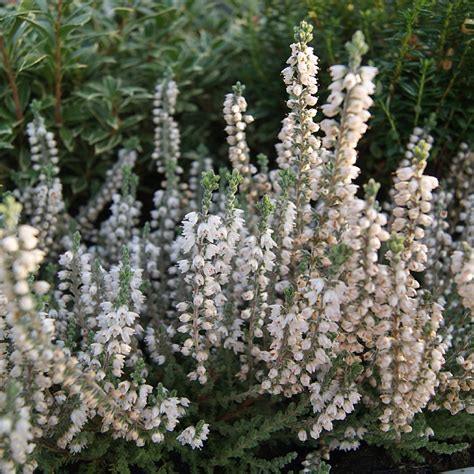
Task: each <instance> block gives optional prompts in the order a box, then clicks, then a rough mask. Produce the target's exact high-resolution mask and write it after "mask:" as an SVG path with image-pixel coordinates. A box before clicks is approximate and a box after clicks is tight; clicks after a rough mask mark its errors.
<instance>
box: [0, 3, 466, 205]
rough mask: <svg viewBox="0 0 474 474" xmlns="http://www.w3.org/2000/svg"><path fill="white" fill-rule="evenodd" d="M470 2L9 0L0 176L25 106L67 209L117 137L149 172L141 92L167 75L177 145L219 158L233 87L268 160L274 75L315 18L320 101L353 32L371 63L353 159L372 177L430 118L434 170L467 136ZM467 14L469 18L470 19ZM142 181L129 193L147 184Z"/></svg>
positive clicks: (103, 166) (278, 111)
mask: <svg viewBox="0 0 474 474" xmlns="http://www.w3.org/2000/svg"><path fill="white" fill-rule="evenodd" d="M469 3H470V1H469V0H386V1H382V0H354V1H352V2H351V1H340V0H226V1H224V0H222V1H218V0H174V1H173V0H158V1H156V0H98V1H93V0H49V1H48V0H22V1H18V2H16V3H15V2H11V1H7V2H5V4H4V6H3V7H2V8H1V9H0V76H1V81H0V100H1V107H0V180H1V181H2V182H6V183H7V186H10V185H11V184H12V182H14V183H15V184H17V185H18V184H21V183H22V182H23V181H24V180H27V179H28V177H29V174H28V173H29V169H30V166H29V165H30V160H29V150H28V146H27V140H26V137H25V130H26V123H27V122H28V121H29V120H31V117H32V114H31V111H30V109H29V104H30V103H31V102H32V101H33V100H34V99H36V100H37V101H38V103H37V107H38V108H39V109H40V110H41V112H42V114H43V115H44V116H45V117H46V120H47V125H48V126H50V127H52V129H53V130H54V131H55V133H56V135H58V136H59V137H60V148H61V152H60V153H61V155H60V166H61V178H62V181H63V183H64V185H65V195H66V198H67V199H68V201H69V204H70V205H71V206H72V207H77V206H78V205H79V204H81V203H83V201H84V200H85V199H86V198H87V197H88V196H89V195H90V194H91V193H93V192H94V190H95V189H96V188H97V186H98V184H99V183H100V181H101V179H102V178H103V176H104V174H105V171H106V170H107V169H108V168H109V167H110V166H111V163H112V162H113V161H114V160H115V156H116V151H117V148H118V147H120V146H128V147H136V148H138V150H139V151H141V152H142V153H141V160H140V163H139V165H138V173H139V174H141V175H142V176H148V175H149V174H148V173H147V172H146V171H147V170H148V168H149V166H150V160H148V157H149V156H150V154H151V148H152V146H153V123H152V120H151V108H152V100H151V97H152V93H153V88H154V84H155V82H156V81H157V79H159V78H161V77H163V76H164V75H167V74H173V75H174V77H175V79H176V80H177V82H178V85H179V87H180V90H181V95H180V98H179V101H178V121H179V123H180V127H181V130H182V134H183V152H184V155H185V156H186V153H193V152H195V150H196V149H197V147H198V145H199V144H201V143H203V144H205V145H206V146H207V148H208V149H209V150H210V154H211V156H213V157H214V158H215V159H216V164H221V163H223V162H224V161H225V159H226V158H225V157H226V145H225V140H224V132H223V128H224V122H223V120H222V119H221V104H222V101H223V97H224V94H225V93H226V92H228V91H229V90H230V89H231V85H232V84H234V83H235V82H236V81H237V80H239V81H241V82H243V83H244V84H246V86H247V88H246V96H247V99H248V102H249V110H250V112H251V113H253V114H254V115H255V117H256V119H257V120H256V122H255V123H254V124H253V125H252V127H251V128H250V130H249V142H250V145H251V147H252V152H253V153H254V157H255V156H257V154H258V153H260V152H263V153H266V154H267V155H269V157H270V160H271V159H272V157H273V156H274V154H275V153H274V148H273V147H274V144H275V141H276V135H277V133H278V130H279V128H280V122H281V120H282V119H283V117H284V115H285V114H286V112H287V109H286V105H285V96H286V94H285V89H284V86H283V83H282V81H281V78H280V71H281V69H282V68H283V67H284V63H285V59H286V58H287V57H288V55H289V49H288V45H289V44H290V43H291V41H292V36H293V26H294V25H295V24H297V23H298V22H299V21H300V20H301V19H303V18H306V19H308V20H309V21H311V22H312V23H313V24H314V26H315V32H316V35H315V41H314V48H315V52H316V54H317V55H318V56H319V57H320V65H321V74H320V82H321V84H322V87H321V94H322V98H321V103H322V102H323V101H324V100H325V96H326V95H327V92H326V91H327V85H328V84H329V76H328V73H327V69H328V67H329V66H330V65H331V64H335V63H338V62H339V61H342V60H343V57H344V44H345V42H346V41H347V40H348V39H349V38H350V37H351V35H352V33H353V32H354V31H355V30H357V29H361V30H362V31H363V32H364V34H365V37H366V38H367V40H368V43H369V45H370V51H369V54H368V56H367V57H368V58H369V61H370V63H371V64H373V65H375V66H377V67H378V68H379V69H380V73H379V76H378V82H377V93H376V97H375V101H376V103H375V104H374V106H373V108H372V110H371V111H372V113H373V118H372V119H371V122H370V130H369V132H368V133H367V134H366V135H365V137H364V140H363V142H362V143H361V146H360V153H361V159H360V166H361V167H362V169H363V172H364V176H365V174H366V173H367V174H370V175H371V176H374V177H375V178H376V179H377V180H379V181H381V182H382V183H386V182H387V181H388V180H389V179H390V172H391V171H392V170H393V168H394V167H395V166H396V163H397V162H398V160H399V159H400V156H401V150H402V149H403V144H404V142H405V141H406V140H407V137H408V135H409V134H410V133H411V130H412V129H413V127H414V126H415V125H425V124H426V123H428V122H429V123H430V124H431V126H432V127H433V130H432V134H433V135H434V137H435V148H434V150H433V159H432V163H431V166H432V167H433V168H434V171H435V173H437V174H442V173H443V168H444V167H445V165H446V164H447V163H449V160H450V157H451V156H453V154H454V153H455V150H456V148H457V146H458V144H459V143H460V142H461V141H463V140H464V141H472V137H473V128H474V127H473V116H474V102H473V100H472V90H473V82H474V51H473V39H474V25H473V23H472V14H473V13H472V11H470V10H469ZM469 15H471V16H469ZM153 181H154V180H153V178H152V177H151V178H150V177H149V176H148V178H146V179H142V180H141V182H142V183H143V185H142V189H141V192H147V191H148V188H149V189H154V188H156V183H154V182H153Z"/></svg>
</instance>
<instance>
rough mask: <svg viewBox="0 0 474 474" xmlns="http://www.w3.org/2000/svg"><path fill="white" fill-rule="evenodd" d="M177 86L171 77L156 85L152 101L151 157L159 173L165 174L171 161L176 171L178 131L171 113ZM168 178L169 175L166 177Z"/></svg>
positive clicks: (178, 146)
mask: <svg viewBox="0 0 474 474" xmlns="http://www.w3.org/2000/svg"><path fill="white" fill-rule="evenodd" d="M178 93H179V91H178V86H177V85H176V82H175V81H173V80H171V79H166V80H164V81H162V82H160V83H158V84H157V85H156V88H155V97H154V101H153V106H154V108H153V122H154V123H155V125H156V127H155V141H154V144H155V149H154V151H153V154H152V155H151V157H152V158H153V160H155V161H156V167H157V170H158V172H159V173H162V174H165V172H166V167H167V163H168V162H173V164H174V166H175V167H176V170H177V172H178V173H181V172H182V169H181V168H179V167H178V160H179V158H180V133H179V127H178V124H177V123H176V121H175V119H174V117H173V115H174V114H175V112H176V99H177V97H178ZM167 178H169V177H167Z"/></svg>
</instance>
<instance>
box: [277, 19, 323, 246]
mask: <svg viewBox="0 0 474 474" xmlns="http://www.w3.org/2000/svg"><path fill="white" fill-rule="evenodd" d="M312 30H313V27H312V26H311V25H310V24H308V23H306V22H305V21H303V22H301V24H300V26H299V27H297V28H295V43H293V44H292V45H291V53H292V54H291V56H290V57H289V59H288V60H287V64H288V67H287V68H285V69H284V70H283V71H282V75H283V80H284V82H285V84H286V91H287V92H288V94H289V100H288V101H287V105H288V107H289V108H290V110H291V112H290V114H289V115H288V117H287V118H286V119H285V120H284V122H283V129H282V131H281V132H280V139H281V140H282V143H281V145H279V147H277V150H278V155H279V164H280V167H282V168H287V167H290V168H291V169H292V170H293V172H294V173H295V176H296V180H295V185H294V190H293V193H292V194H293V195H292V200H293V202H294V204H295V208H296V213H297V214H296V223H295V232H294V239H295V248H296V249H299V248H300V247H301V245H302V243H303V240H304V235H303V234H304V229H305V226H306V225H307V224H308V223H309V222H310V221H311V217H312V213H311V208H310V205H309V203H310V200H311V194H312V192H311V189H312V187H314V186H313V184H312V179H313V176H314V170H315V168H317V167H318V165H319V161H320V160H319V155H318V149H319V147H320V142H319V140H318V139H317V138H316V137H315V135H314V133H315V132H317V131H318V130H319V127H318V125H317V124H316V123H315V122H314V117H315V116H316V108H315V106H316V103H317V97H316V94H317V92H318V83H317V73H318V58H317V56H315V55H314V53H313V48H312V47H310V46H308V43H310V42H311V40H312V39H313V35H312Z"/></svg>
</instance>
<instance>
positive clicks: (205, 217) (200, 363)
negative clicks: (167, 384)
mask: <svg viewBox="0 0 474 474" xmlns="http://www.w3.org/2000/svg"><path fill="white" fill-rule="evenodd" d="M202 185H203V188H204V193H203V199H202V210H201V212H200V213H196V212H190V213H189V214H187V215H186V216H185V218H184V220H183V233H182V236H180V238H179V241H178V243H179V246H180V249H181V252H182V254H183V255H184V256H185V257H186V258H184V259H183V260H180V261H179V262H178V266H179V269H180V271H181V273H184V274H185V276H184V280H185V282H186V283H187V284H188V285H189V286H190V288H191V294H190V295H189V298H190V299H189V300H188V301H184V302H181V303H179V304H178V305H177V309H178V311H179V312H180V313H181V315H180V317H179V320H180V322H181V323H182V324H181V326H179V328H178V331H179V332H181V333H184V334H188V335H189V338H188V339H186V340H185V341H184V343H183V345H182V346H181V352H182V353H183V354H184V355H191V356H192V357H193V358H194V359H196V361H197V368H196V369H195V370H193V371H191V372H190V373H189V374H188V377H189V378H190V379H191V380H198V381H199V382H200V383H201V384H204V383H206V381H207V369H206V365H207V360H208V358H209V351H210V349H211V347H214V346H216V345H219V344H220V334H219V328H220V326H221V324H220V321H219V318H220V315H221V314H222V313H221V311H219V310H218V307H219V306H222V305H223V304H224V303H225V296H224V294H223V293H222V288H221V285H220V282H219V275H220V273H221V272H222V270H223V268H222V266H219V260H220V255H219V250H220V246H221V244H222V240H223V239H224V238H225V237H226V234H227V230H226V228H225V226H224V224H223V222H222V219H221V218H220V217H219V216H217V215H212V214H210V208H211V204H212V196H213V193H214V191H215V190H216V189H217V188H218V187H219V176H216V175H215V174H214V172H213V171H208V172H206V173H203V178H202Z"/></svg>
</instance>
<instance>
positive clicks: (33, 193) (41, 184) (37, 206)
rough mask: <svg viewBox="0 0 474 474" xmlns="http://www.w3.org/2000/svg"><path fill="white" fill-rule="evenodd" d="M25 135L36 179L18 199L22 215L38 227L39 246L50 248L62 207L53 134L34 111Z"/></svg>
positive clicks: (44, 248)
mask: <svg viewBox="0 0 474 474" xmlns="http://www.w3.org/2000/svg"><path fill="white" fill-rule="evenodd" d="M27 135H28V140H29V142H30V147H31V161H32V162H33V170H34V171H35V172H36V182H35V183H34V184H33V185H30V186H28V187H27V188H25V189H24V191H23V192H22V195H21V202H22V203H23V207H24V214H25V216H26V217H27V218H28V219H29V222H30V223H31V224H32V225H33V226H35V227H37V228H38V229H39V231H40V233H39V235H38V238H39V246H40V248H42V249H43V250H45V251H50V249H51V247H52V246H53V243H54V237H55V234H56V231H57V224H58V219H59V217H60V215H61V213H62V212H63V211H64V201H63V196H62V185H61V181H60V180H59V178H58V173H59V167H58V148H57V143H56V140H55V139H54V134H53V133H51V132H48V131H47V129H46V125H45V122H44V119H43V117H42V116H41V115H40V114H39V112H37V111H36V112H35V118H34V120H33V122H30V123H29V124H28V125H27Z"/></svg>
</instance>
